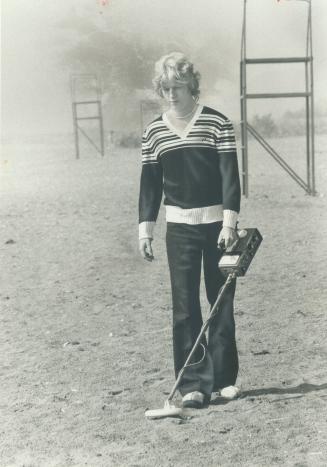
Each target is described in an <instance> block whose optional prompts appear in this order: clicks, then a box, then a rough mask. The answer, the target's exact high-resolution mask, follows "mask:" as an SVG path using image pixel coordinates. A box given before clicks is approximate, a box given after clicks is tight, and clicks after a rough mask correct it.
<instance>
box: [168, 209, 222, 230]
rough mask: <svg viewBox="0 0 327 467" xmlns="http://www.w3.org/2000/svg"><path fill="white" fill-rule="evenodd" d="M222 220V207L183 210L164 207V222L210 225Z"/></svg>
mask: <svg viewBox="0 0 327 467" xmlns="http://www.w3.org/2000/svg"><path fill="white" fill-rule="evenodd" d="M222 220H223V206H222V205H221V204H217V205H214V206H205V207H202V208H191V209H183V208H180V207H179V206H170V205H166V221H167V222H176V223H183V224H192V225H195V224H210V223H211V222H217V221H222Z"/></svg>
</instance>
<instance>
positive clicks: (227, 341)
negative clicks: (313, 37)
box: [166, 222, 238, 397]
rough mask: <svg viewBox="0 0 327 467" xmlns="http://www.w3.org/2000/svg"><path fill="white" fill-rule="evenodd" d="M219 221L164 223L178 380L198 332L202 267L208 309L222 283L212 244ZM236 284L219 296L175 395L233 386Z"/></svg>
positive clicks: (217, 232)
mask: <svg viewBox="0 0 327 467" xmlns="http://www.w3.org/2000/svg"><path fill="white" fill-rule="evenodd" d="M221 228H222V223H221V222H214V223H210V224H198V225H189V224H179V223H172V222H168V223H167V234H166V245H167V256H168V264H169V270H170V279H171V290H172V302H173V351H174V366H175V375H176V376H177V374H178V372H179V371H180V369H181V368H182V367H183V365H184V363H185V361H186V358H187V356H188V355H189V353H190V351H191V349H192V347H193V344H194V342H195V340H196V338H197V336H198V335H199V333H200V330H201V326H202V323H203V321H202V314H201V308H200V282H201V264H202V263H203V273H204V282H205V289H206V295H207V299H208V302H209V304H210V306H212V305H213V304H214V302H215V300H216V298H217V296H218V292H219V289H220V288H221V286H222V285H223V283H224V282H225V278H224V276H223V275H222V274H221V272H220V271H219V268H218V261H219V257H220V253H219V250H218V248H217V241H218V236H219V233H220V230H221ZM235 286H236V280H233V281H232V283H231V284H230V285H229V287H228V289H227V291H226V292H225V294H224V297H223V300H222V302H221V305H220V309H219V312H218V314H217V315H216V316H215V318H214V319H213V320H212V322H211V323H210V326H209V331H208V340H207V339H206V337H205V336H204V338H203V340H202V345H200V346H199V348H198V351H197V352H195V354H194V356H193V359H192V361H191V365H190V366H188V367H187V369H186V371H185V373H184V376H183V378H182V381H181V384H180V386H179V391H180V393H181V394H182V395H185V394H187V393H189V392H192V391H200V392H202V393H203V394H205V395H206V396H208V397H209V396H210V395H211V393H212V392H214V391H218V390H219V389H221V388H224V387H226V386H230V385H234V384H235V381H236V378H237V373H238V355H237V348H236V340H235V321H234V310H233V301H234V295H235Z"/></svg>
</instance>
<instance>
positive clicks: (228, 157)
mask: <svg viewBox="0 0 327 467" xmlns="http://www.w3.org/2000/svg"><path fill="white" fill-rule="evenodd" d="M163 192H164V197H165V198H164V204H165V206H166V220H167V222H178V223H186V224H207V223H211V222H217V221H223V225H224V226H227V227H235V225H236V221H237V216H238V213H239V210H240V181H239V173H238V165H237V155H236V143H235V136H234V131H233V126H232V124H231V122H230V121H229V120H228V118H227V117H225V116H224V115H223V114H221V113H220V112H218V111H216V110H214V109H211V108H210V107H206V106H200V105H199V106H198V108H197V110H196V112H195V114H194V116H193V118H192V120H191V121H190V122H189V124H188V125H187V127H186V128H185V130H183V131H178V130H177V129H175V128H174V127H173V126H172V125H171V124H170V122H169V120H168V118H167V117H166V115H165V114H163V115H161V116H160V117H158V118H157V119H156V120H154V121H153V122H152V123H150V124H149V125H148V127H147V128H146V130H145V131H144V134H143V139H142V173H141V183H140V197H139V238H153V229H154V226H155V222H156V220H157V216H158V212H159V208H160V204H161V199H162V193H163Z"/></svg>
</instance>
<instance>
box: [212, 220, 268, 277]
mask: <svg viewBox="0 0 327 467" xmlns="http://www.w3.org/2000/svg"><path fill="white" fill-rule="evenodd" d="M237 233H238V237H239V238H238V240H237V241H236V243H235V244H234V245H232V246H231V247H230V248H227V250H226V251H225V252H224V253H223V255H222V257H221V258H220V260H219V263H218V266H219V269H220V271H221V272H222V273H223V275H224V276H228V274H230V273H234V274H235V276H244V275H245V273H246V271H247V270H248V268H249V266H250V264H251V262H252V260H253V258H254V255H255V254H256V252H257V250H258V248H259V246H260V243H261V242H262V236H261V234H260V232H259V230H258V229H255V228H249V229H242V230H239V231H238V232H237Z"/></svg>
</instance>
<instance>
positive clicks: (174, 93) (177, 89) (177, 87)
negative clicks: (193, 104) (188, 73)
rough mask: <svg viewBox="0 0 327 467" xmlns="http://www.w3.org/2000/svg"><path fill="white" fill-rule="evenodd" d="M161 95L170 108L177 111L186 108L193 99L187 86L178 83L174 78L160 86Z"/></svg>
mask: <svg viewBox="0 0 327 467" xmlns="http://www.w3.org/2000/svg"><path fill="white" fill-rule="evenodd" d="M162 94H163V96H164V99H165V100H166V101H167V102H168V103H169V105H170V107H175V108H178V109H183V108H184V107H187V106H188V105H189V103H190V100H191V99H193V98H192V94H191V91H190V89H189V87H188V84H187V83H184V82H181V81H178V80H176V79H175V78H172V79H170V80H169V81H165V83H164V84H163V86H162Z"/></svg>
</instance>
